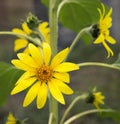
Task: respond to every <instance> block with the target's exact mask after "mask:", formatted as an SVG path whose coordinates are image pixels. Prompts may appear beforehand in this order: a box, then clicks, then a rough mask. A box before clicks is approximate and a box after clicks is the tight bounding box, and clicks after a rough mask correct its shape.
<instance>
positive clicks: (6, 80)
mask: <svg viewBox="0 0 120 124" xmlns="http://www.w3.org/2000/svg"><path fill="white" fill-rule="evenodd" d="M22 73H23V71H21V70H18V69H17V68H15V67H14V66H12V65H10V64H7V63H4V62H0V105H1V104H4V103H5V101H6V99H7V98H8V96H9V95H10V91H11V90H12V88H13V87H14V84H15V83H16V81H17V80H18V78H19V77H20V76H21V74H22Z"/></svg>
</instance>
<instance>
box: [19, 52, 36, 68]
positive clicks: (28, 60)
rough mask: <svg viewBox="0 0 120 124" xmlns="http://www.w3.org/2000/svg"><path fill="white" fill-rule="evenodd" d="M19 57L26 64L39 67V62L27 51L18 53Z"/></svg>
mask: <svg viewBox="0 0 120 124" xmlns="http://www.w3.org/2000/svg"><path fill="white" fill-rule="evenodd" d="M17 56H18V58H19V59H20V60H21V61H22V62H23V63H24V64H26V65H29V66H30V67H35V68H36V67H38V64H37V63H36V62H35V61H34V59H33V58H32V57H31V56H29V55H28V54H26V53H18V54H17Z"/></svg>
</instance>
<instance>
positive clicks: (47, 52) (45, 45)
mask: <svg viewBox="0 0 120 124" xmlns="http://www.w3.org/2000/svg"><path fill="white" fill-rule="evenodd" d="M43 56H44V62H45V64H46V65H48V64H49V62H50V59H51V48H50V45H49V44H48V43H45V42H44V43H43Z"/></svg>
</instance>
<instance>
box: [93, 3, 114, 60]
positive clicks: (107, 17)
mask: <svg viewBox="0 0 120 124" xmlns="http://www.w3.org/2000/svg"><path fill="white" fill-rule="evenodd" d="M98 12H99V14H100V20H99V23H98V24H97V25H95V26H94V28H96V29H95V30H94V31H95V32H94V36H95V38H96V40H95V41H94V44H103V46H104V47H105V49H106V51H107V53H108V55H107V58H109V57H110V55H111V56H113V55H114V53H113V51H112V50H111V48H110V47H109V46H108V44H107V42H108V43H109V44H115V43H116V40H115V39H114V38H113V37H112V36H110V31H109V28H110V27H111V26H112V18H111V14H112V8H110V9H109V11H108V13H106V12H105V6H104V4H102V10H101V9H100V8H98ZM94 36H93V37H94Z"/></svg>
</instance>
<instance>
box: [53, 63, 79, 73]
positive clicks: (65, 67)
mask: <svg viewBox="0 0 120 124" xmlns="http://www.w3.org/2000/svg"><path fill="white" fill-rule="evenodd" d="M78 69H79V66H78V65H77V64H74V63H70V62H64V63H61V64H59V65H58V66H57V67H56V68H55V69H54V70H55V71H57V72H70V71H73V70H78Z"/></svg>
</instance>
